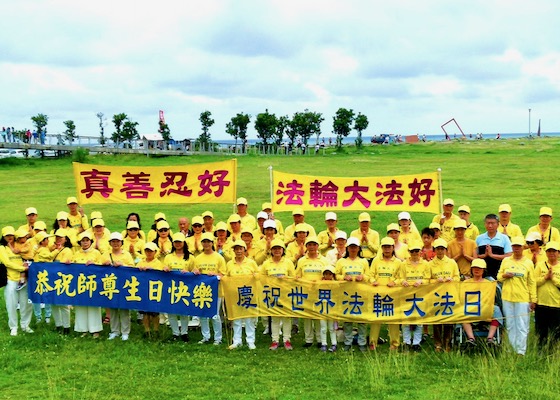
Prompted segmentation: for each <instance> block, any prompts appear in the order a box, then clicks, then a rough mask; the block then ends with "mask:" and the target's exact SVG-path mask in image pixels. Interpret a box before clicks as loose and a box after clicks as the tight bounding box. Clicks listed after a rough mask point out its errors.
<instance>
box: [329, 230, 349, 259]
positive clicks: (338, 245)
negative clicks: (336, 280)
mask: <svg viewBox="0 0 560 400" xmlns="http://www.w3.org/2000/svg"><path fill="white" fill-rule="evenodd" d="M346 240H348V235H346V232H344V231H337V232H336V235H335V236H334V248H333V249H331V250H329V251H327V255H326V256H325V258H326V259H327V261H328V262H329V265H332V266H335V265H336V263H337V262H338V260H340V259H341V258H343V257H344V256H345V255H346Z"/></svg>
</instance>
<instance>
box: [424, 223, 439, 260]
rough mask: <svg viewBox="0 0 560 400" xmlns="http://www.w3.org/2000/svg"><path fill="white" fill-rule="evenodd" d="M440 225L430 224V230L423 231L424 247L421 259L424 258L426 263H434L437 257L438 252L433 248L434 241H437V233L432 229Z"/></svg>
mask: <svg viewBox="0 0 560 400" xmlns="http://www.w3.org/2000/svg"><path fill="white" fill-rule="evenodd" d="M435 225H438V226H439V224H437V223H432V224H430V228H424V229H422V242H423V243H424V246H423V247H422V250H421V251H420V257H422V258H423V259H424V260H426V261H432V260H433V259H434V257H435V256H436V251H435V250H434V247H433V246H432V243H433V242H434V240H436V231H435V229H433V228H432V226H435Z"/></svg>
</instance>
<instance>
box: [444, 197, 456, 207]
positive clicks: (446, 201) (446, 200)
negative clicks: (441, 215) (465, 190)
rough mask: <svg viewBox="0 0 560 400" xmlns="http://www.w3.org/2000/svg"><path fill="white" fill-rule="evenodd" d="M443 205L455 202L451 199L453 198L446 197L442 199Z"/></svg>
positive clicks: (452, 204)
mask: <svg viewBox="0 0 560 400" xmlns="http://www.w3.org/2000/svg"><path fill="white" fill-rule="evenodd" d="M443 205H444V206H454V205H455V202H454V201H453V199H449V198H448V199H445V200H443Z"/></svg>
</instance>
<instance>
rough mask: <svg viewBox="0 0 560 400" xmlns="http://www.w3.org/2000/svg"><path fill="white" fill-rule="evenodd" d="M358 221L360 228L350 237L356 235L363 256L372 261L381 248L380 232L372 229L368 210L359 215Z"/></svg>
mask: <svg viewBox="0 0 560 400" xmlns="http://www.w3.org/2000/svg"><path fill="white" fill-rule="evenodd" d="M358 223H359V224H360V228H359V229H356V230H353V231H352V232H351V233H350V237H355V238H357V239H358V240H359V241H360V248H361V249H362V257H363V258H365V259H366V260H367V261H368V263H370V262H371V260H372V259H373V258H374V257H375V256H376V255H377V251H378V250H379V233H377V231H374V230H373V229H371V227H370V224H371V217H370V215H369V214H368V213H367V212H363V213H361V214H360V215H358Z"/></svg>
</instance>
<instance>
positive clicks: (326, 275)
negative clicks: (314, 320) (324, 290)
mask: <svg viewBox="0 0 560 400" xmlns="http://www.w3.org/2000/svg"><path fill="white" fill-rule="evenodd" d="M322 280H324V281H334V280H335V269H334V267H333V266H331V265H328V266H326V267H325V269H324V270H323V278H322ZM320 324H321V351H327V329H328V331H329V334H330V337H331V347H330V348H329V351H330V352H335V351H336V345H337V341H336V329H335V322H334V320H332V319H322V320H320Z"/></svg>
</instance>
